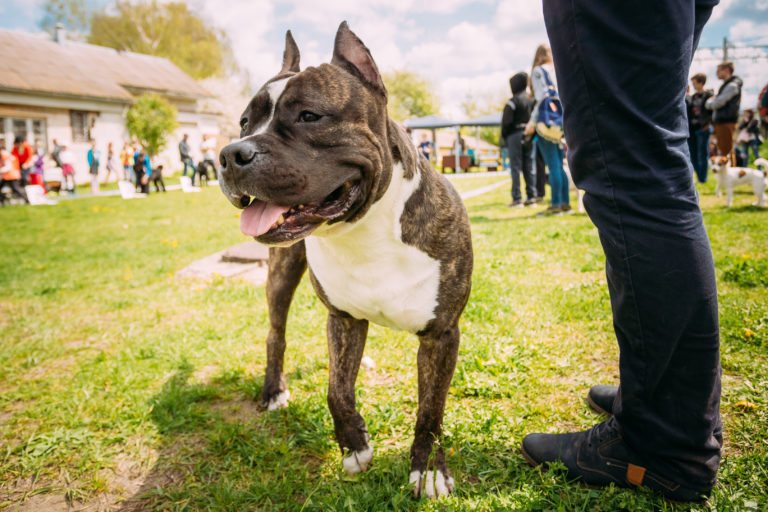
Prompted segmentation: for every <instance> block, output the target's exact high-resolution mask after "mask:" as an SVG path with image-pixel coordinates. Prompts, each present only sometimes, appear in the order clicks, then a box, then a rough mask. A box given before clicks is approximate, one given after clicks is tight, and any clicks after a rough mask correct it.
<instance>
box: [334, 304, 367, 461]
mask: <svg viewBox="0 0 768 512" xmlns="http://www.w3.org/2000/svg"><path fill="white" fill-rule="evenodd" d="M367 335H368V321H367V320H357V319H355V318H352V317H351V316H349V315H347V314H346V313H341V312H334V311H330V312H329V313H328V354H329V356H330V357H329V367H330V371H329V375H328V408H329V409H330V410H331V416H333V427H334V430H335V431H336V441H337V442H338V443H339V447H340V448H341V451H342V455H343V457H344V458H343V463H344V469H345V470H346V471H347V473H348V474H350V475H354V474H357V473H360V472H361V471H365V470H366V469H368V466H369V465H370V463H371V460H372V459H373V449H372V448H371V447H370V445H369V444H368V440H369V436H368V429H367V428H366V426H365V421H364V420H363V417H362V416H360V413H359V412H357V407H356V406H355V381H356V380H357V372H358V370H359V369H360V360H361V359H362V358H363V350H364V349H365V338H366V336H367Z"/></svg>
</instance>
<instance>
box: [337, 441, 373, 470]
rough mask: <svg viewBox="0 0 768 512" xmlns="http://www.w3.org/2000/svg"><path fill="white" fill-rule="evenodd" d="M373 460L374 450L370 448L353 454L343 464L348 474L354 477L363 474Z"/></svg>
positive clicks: (345, 458)
mask: <svg viewBox="0 0 768 512" xmlns="http://www.w3.org/2000/svg"><path fill="white" fill-rule="evenodd" d="M372 460H373V448H371V447H370V446H369V447H368V448H366V449H365V450H361V451H359V452H352V453H351V454H350V455H349V456H348V457H344V459H343V460H342V463H343V464H344V469H345V470H346V471H347V474H348V475H350V476H352V475H356V474H358V473H362V472H363V471H365V470H366V469H368V466H369V465H370V463H371V461H372Z"/></svg>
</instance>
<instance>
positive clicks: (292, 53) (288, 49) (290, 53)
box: [280, 30, 300, 75]
mask: <svg viewBox="0 0 768 512" xmlns="http://www.w3.org/2000/svg"><path fill="white" fill-rule="evenodd" d="M299 58H300V55H299V47H298V46H297V45H296V41H294V40H293V36H292V35H291V31H290V30H289V31H288V32H286V33H285V50H284V51H283V69H281V70H280V74H281V75H282V74H283V73H298V72H299V71H300V70H299Z"/></svg>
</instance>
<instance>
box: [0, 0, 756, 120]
mask: <svg viewBox="0 0 768 512" xmlns="http://www.w3.org/2000/svg"><path fill="white" fill-rule="evenodd" d="M44 1H45V0H24V1H10V0H0V27H2V28H6V29H13V30H23V31H26V32H37V31H39V30H40V29H39V27H38V22H39V20H40V18H41V17H42V5H43V4H44ZM87 1H89V2H91V3H92V4H94V5H97V6H105V5H107V4H109V3H110V2H109V0H87ZM187 3H188V5H189V6H190V8H191V9H192V10H194V11H196V12H198V13H199V14H200V15H201V16H202V17H203V18H206V19H209V20H210V21H211V23H213V24H214V25H215V26H217V27H219V28H221V29H223V30H224V31H225V32H226V34H227V36H228V37H229V39H230V40H231V42H232V47H233V50H234V53H235V58H236V59H237V61H238V63H239V65H240V66H241V67H243V68H244V69H247V70H248V72H249V73H250V77H251V79H252V80H253V82H254V85H255V86H257V87H258V86H259V85H260V84H261V83H263V82H264V81H265V80H267V79H269V78H270V77H271V76H273V75H275V74H276V73H277V72H278V71H279V69H280V63H281V60H282V53H283V47H284V41H285V31H286V30H289V29H290V30H291V32H292V33H293V36H294V38H295V39H296V42H297V43H298V45H299V49H300V52H301V65H302V68H303V67H306V66H308V65H317V64H320V63H322V62H327V61H329V60H330V57H331V54H332V50H333V39H334V35H335V33H336V29H337V28H338V26H339V23H340V22H341V21H342V20H347V21H348V22H349V25H350V28H351V29H352V30H353V31H354V32H355V33H356V34H357V35H358V36H359V37H360V38H361V39H362V40H363V42H364V43H365V44H366V45H367V46H368V48H369V49H370V50H371V53H372V55H373V57H374V59H375V61H376V63H377V64H378V66H379V69H380V70H381V71H383V72H386V71H392V70H395V69H408V70H411V71H414V72H416V73H418V74H420V75H422V76H423V77H425V78H427V79H428V80H429V81H430V82H431V83H432V85H433V88H434V90H435V91H436V93H437V95H438V97H439V99H440V102H441V114H443V115H445V116H446V117H453V118H461V117H462V116H463V114H462V109H461V103H462V102H463V101H465V100H466V99H467V98H468V97H469V98H473V99H475V100H476V101H478V102H479V103H481V104H482V103H484V102H491V103H493V102H498V101H501V102H502V104H503V101H504V98H505V97H506V96H507V95H508V85H507V84H508V79H509V77H510V76H511V75H513V74H514V73H516V72H517V71H521V70H522V71H529V70H530V67H531V60H532V57H533V52H534V50H535V49H536V46H538V45H539V44H540V43H546V42H547V38H546V31H545V28H544V19H543V15H542V8H541V2H540V1H535V0H533V1H532V0H279V1H278V0H226V1H221V0H189V1H188V2H187ZM723 38H728V39H729V41H730V43H731V44H732V45H734V46H745V45H764V46H762V47H761V48H757V49H751V50H750V49H735V50H734V49H731V50H730V52H731V53H730V54H731V56H736V57H747V58H739V59H734V63H735V66H736V74H737V75H739V76H740V77H742V79H744V81H745V87H744V93H743V99H742V108H747V107H753V106H754V105H755V104H756V101H757V95H758V93H759V91H760V89H762V87H763V86H764V85H765V84H766V82H768V0H721V2H720V5H718V6H717V7H715V10H714V12H713V14H712V18H711V19H710V21H709V23H708V24H707V26H706V27H705V29H704V32H703V34H702V38H701V41H700V44H699V47H700V48H703V49H701V50H700V51H699V52H698V53H697V58H695V59H694V62H693V64H692V66H691V74H694V73H697V72H703V73H706V74H707V76H708V77H709V81H708V83H707V87H712V88H715V89H717V87H718V86H719V81H718V80H717V79H716V78H715V66H716V64H717V61H718V59H719V57H720V55H721V53H718V52H716V51H712V50H708V49H706V48H710V47H721V46H722V44H723ZM755 57H757V58H755ZM500 108H501V105H500Z"/></svg>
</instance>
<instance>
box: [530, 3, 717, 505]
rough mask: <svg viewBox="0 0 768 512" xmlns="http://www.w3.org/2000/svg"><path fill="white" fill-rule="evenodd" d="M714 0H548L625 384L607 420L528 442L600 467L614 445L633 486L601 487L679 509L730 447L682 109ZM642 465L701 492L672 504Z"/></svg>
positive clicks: (705, 485) (713, 305)
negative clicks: (642, 488)
mask: <svg viewBox="0 0 768 512" xmlns="http://www.w3.org/2000/svg"><path fill="white" fill-rule="evenodd" d="M715 3H716V2H714V1H713V2H708V3H706V4H705V3H704V2H699V3H698V4H696V5H695V7H694V2H693V0H668V1H667V2H663V3H658V2H654V3H648V4H646V3H642V2H641V3H636V2H635V3H622V2H617V3H608V4H606V3H604V2H592V1H590V0H545V1H544V14H545V22H546V25H547V31H548V34H549V38H550V42H551V47H552V53H553V56H554V62H555V69H556V72H557V76H558V84H559V87H560V97H561V99H562V101H563V106H564V111H565V135H566V140H568V144H569V152H568V157H569V162H570V168H571V172H572V173H573V177H574V180H575V181H576V184H577V185H578V186H579V188H581V189H583V190H585V191H586V192H587V193H586V194H585V198H584V205H585V207H586V210H587V213H588V214H589V216H590V218H591V219H592V221H593V222H594V223H595V225H596V226H597V228H598V232H599V235H600V240H601V242H602V245H603V250H604V251H605V255H606V274H607V279H608V287H609V291H610V296H611V308H612V311H613V323H614V328H615V332H616V337H617V340H618V343H619V350H620V358H619V374H620V386H619V393H618V396H617V399H616V401H615V403H614V414H615V416H614V418H613V419H611V420H608V422H607V423H605V424H600V425H599V426H598V427H599V428H598V427H595V428H594V429H591V430H589V431H587V432H585V433H582V434H579V435H576V434H563V435H549V436H548V435H544V434H536V435H535V436H537V437H535V438H532V439H530V440H529V442H528V444H529V445H530V444H532V443H533V442H534V441H535V443H537V444H538V445H539V447H541V445H542V444H546V443H550V444H556V445H558V446H557V447H558V448H560V449H561V450H565V449H566V448H567V447H566V446H565V445H563V444H562V443H563V442H566V443H571V442H572V443H574V444H577V445H578V446H577V447H576V448H574V449H577V450H581V451H579V452H578V453H579V456H580V457H581V456H582V455H584V454H585V453H591V455H590V456H592V457H599V456H601V453H600V452H596V451H595V450H594V449H592V451H591V452H590V451H589V450H590V448H589V446H590V443H592V442H595V443H598V444H599V443H600V442H602V441H603V440H604V439H606V437H612V436H613V439H617V438H616V437H615V435H618V439H619V440H620V441H619V442H617V444H616V445H614V446H616V447H625V448H626V450H625V451H626V452H627V454H628V455H627V457H630V454H631V457H636V460H635V461H634V463H632V461H625V462H629V463H630V464H625V465H624V466H623V468H625V469H626V478H624V477H622V479H621V480H616V479H614V476H613V475H609V476H610V479H608V480H605V479H604V480H599V479H597V482H596V483H597V484H598V485H605V484H606V483H607V481H611V482H616V483H617V485H628V482H629V483H637V482H638V481H640V482H643V485H648V486H649V487H653V488H655V489H657V490H662V492H664V493H665V494H666V495H667V496H672V497H673V496H677V497H678V499H681V498H682V499H695V498H694V497H692V495H696V494H697V493H702V494H705V493H708V492H709V490H710V489H711V487H712V486H713V485H714V483H715V479H716V474H717V469H718V466H719V463H720V449H721V447H722V426H721V422H720V411H719V404H720V359H719V325H718V317H717V290H716V287H715V272H714V263H713V259H712V252H711V249H710V246H709V240H708V238H707V233H706V231H705V229H704V225H703V219H702V214H701V210H700V209H699V206H698V201H697V195H696V190H695V187H694V186H693V180H692V173H691V170H690V162H689V155H688V148H687V142H686V139H687V132H688V127H687V123H686V115H685V103H684V91H685V86H686V82H687V79H688V70H689V63H690V61H691V58H692V56H693V51H694V48H695V47H694V44H695V41H696V40H697V38H698V35H699V33H700V30H701V27H702V26H703V24H704V22H705V21H706V19H707V18H708V16H709V14H710V13H711V9H712V5H713V4H715ZM659 27H664V29H663V30H659ZM648 33H654V34H656V35H657V36H656V37H653V38H649V37H647V34H648ZM606 38H609V39H610V42H611V44H606ZM567 436H570V437H567ZM529 437H531V436H528V437H527V438H526V439H528V438H529ZM523 446H524V448H525V446H526V442H525V441H524V444H523ZM568 449H571V448H568ZM617 449H618V448H617ZM542 450H543V449H542ZM545 452H546V450H543V451H541V452H540V453H545ZM548 453H550V454H551V453H553V452H551V451H550V452H548ZM554 453H555V458H557V452H554ZM563 453H565V452H563ZM544 459H545V460H544V461H546V460H548V459H546V457H545V458H544ZM580 460H581V459H580ZM537 462H542V460H537ZM568 467H569V471H571V470H573V472H575V473H576V475H578V476H579V477H581V478H583V479H585V481H587V482H588V483H589V480H588V479H589V478H597V477H596V476H595V473H591V476H586V475H587V473H588V472H587V471H583V472H579V468H575V469H572V468H571V467H570V466H568ZM609 467H612V468H613V469H612V471H619V472H621V470H622V466H616V465H614V466H610V465H605V466H604V468H609ZM644 468H647V469H648V471H649V473H650V472H652V473H655V474H657V475H658V474H661V475H663V476H664V477H666V478H667V479H671V480H673V481H674V482H675V483H677V484H680V485H681V486H682V488H688V489H693V491H695V492H693V494H692V495H691V494H675V492H676V491H672V490H670V489H669V488H668V487H665V486H664V485H662V484H659V481H658V480H653V479H652V478H644V477H643V473H642V471H641V470H644ZM630 473H631V475H630ZM602 476H605V473H603V474H602Z"/></svg>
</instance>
